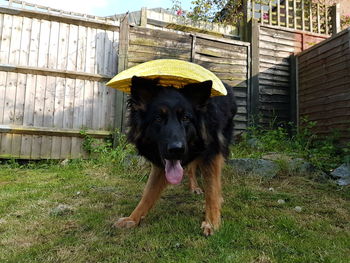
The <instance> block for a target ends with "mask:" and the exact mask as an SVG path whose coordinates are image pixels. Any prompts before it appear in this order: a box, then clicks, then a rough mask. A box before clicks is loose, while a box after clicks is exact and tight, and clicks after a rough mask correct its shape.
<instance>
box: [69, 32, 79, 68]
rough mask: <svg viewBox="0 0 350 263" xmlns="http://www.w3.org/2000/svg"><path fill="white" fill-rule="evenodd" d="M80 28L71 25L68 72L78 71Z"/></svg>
mask: <svg viewBox="0 0 350 263" xmlns="http://www.w3.org/2000/svg"><path fill="white" fill-rule="evenodd" d="M77 44H78V26H76V25H69V43H68V63H67V70H70V71H76V70H77V57H78V45H77Z"/></svg>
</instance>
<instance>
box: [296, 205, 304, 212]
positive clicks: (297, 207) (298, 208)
mask: <svg viewBox="0 0 350 263" xmlns="http://www.w3.org/2000/svg"><path fill="white" fill-rule="evenodd" d="M301 210H303V209H302V208H301V206H296V207H294V211H295V212H298V213H300V212H301Z"/></svg>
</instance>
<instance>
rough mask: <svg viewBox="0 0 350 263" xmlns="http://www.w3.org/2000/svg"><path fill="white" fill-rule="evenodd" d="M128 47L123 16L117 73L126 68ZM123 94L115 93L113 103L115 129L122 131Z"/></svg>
mask: <svg viewBox="0 0 350 263" xmlns="http://www.w3.org/2000/svg"><path fill="white" fill-rule="evenodd" d="M128 47H129V17H128V16H125V17H124V19H123V20H122V22H121V24H120V32H119V48H118V72H121V71H123V70H125V69H126V68H127V67H128V56H127V54H128ZM124 96H125V95H124V94H123V93H122V92H120V91H117V94H116V101H115V122H114V123H115V128H117V129H119V130H122V127H123V123H124V113H125V112H123V109H124V105H123V103H124ZM116 143H117V138H116V137H115V138H114V141H113V144H114V146H115V145H116Z"/></svg>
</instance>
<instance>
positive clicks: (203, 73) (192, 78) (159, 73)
mask: <svg viewBox="0 0 350 263" xmlns="http://www.w3.org/2000/svg"><path fill="white" fill-rule="evenodd" d="M133 76H137V77H144V78H150V79H159V84H160V85H164V86H174V87H175V88H182V87H183V86H184V85H186V84H192V83H198V82H203V81H207V80H211V81H212V82H213V86H212V90H211V96H222V95H226V94H227V90H226V88H225V86H224V84H223V83H222V82H221V80H220V79H219V78H218V77H217V76H216V75H215V74H214V73H213V72H211V71H209V70H207V69H205V68H203V67H202V66H200V65H197V64H194V63H191V62H187V61H183V60H177V59H157V60H151V61H148V62H145V63H142V64H139V65H136V66H134V67H132V68H129V69H127V70H124V71H122V72H120V73H119V74H118V75H116V76H115V77H114V78H112V79H111V80H110V81H109V82H108V83H107V84H106V85H107V86H108V87H111V88H115V89H118V90H121V91H124V92H126V93H130V86H131V78H132V77H133Z"/></svg>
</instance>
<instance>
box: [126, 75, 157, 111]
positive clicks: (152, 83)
mask: <svg viewBox="0 0 350 263" xmlns="http://www.w3.org/2000/svg"><path fill="white" fill-rule="evenodd" d="M157 84H158V79H146V78H142V77H137V76H133V77H132V79H131V99H132V101H134V102H135V103H137V104H138V105H145V104H148V103H149V102H151V100H152V99H153V98H154V97H155V96H156V95H157V94H158V92H159V90H160V89H159V87H158V85H157Z"/></svg>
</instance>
